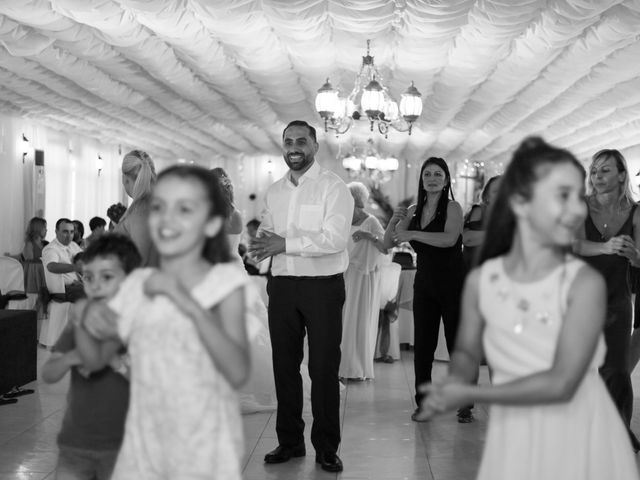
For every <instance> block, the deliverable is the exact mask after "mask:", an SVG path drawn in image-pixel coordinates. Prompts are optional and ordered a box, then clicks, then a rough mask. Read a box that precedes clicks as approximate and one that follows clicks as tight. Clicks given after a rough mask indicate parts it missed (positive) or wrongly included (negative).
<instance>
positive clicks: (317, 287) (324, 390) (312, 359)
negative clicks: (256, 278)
mask: <svg viewBox="0 0 640 480" xmlns="http://www.w3.org/2000/svg"><path fill="white" fill-rule="evenodd" d="M267 292H268V293H269V333H270V334H271V346H272V349H273V374H274V378H275V384H276V396H277V398H278V411H277V418H276V433H277V435H278V443H279V444H280V445H283V446H287V447H291V446H295V445H299V444H302V443H304V436H303V432H304V421H303V420H302V407H303V398H302V378H301V377H300V364H301V363H302V358H303V355H304V354H303V342H304V337H305V332H306V334H308V336H309V339H308V342H309V376H310V377H311V384H312V387H311V410H312V413H313V426H312V427H311V443H312V444H313V446H314V448H315V449H316V451H317V452H333V453H335V452H336V451H337V450H338V446H339V445H340V417H339V411H340V385H339V380H338V368H339V367H340V342H341V340H342V306H343V304H344V298H345V289H344V278H343V277H342V275H337V276H334V277H330V278H317V279H315V278H308V277H307V278H303V279H300V278H295V277H271V278H269V281H268V284H267Z"/></svg>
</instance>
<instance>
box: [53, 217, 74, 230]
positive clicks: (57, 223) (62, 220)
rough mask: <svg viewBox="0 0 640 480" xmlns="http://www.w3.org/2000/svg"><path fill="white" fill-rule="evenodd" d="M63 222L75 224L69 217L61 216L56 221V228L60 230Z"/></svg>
mask: <svg viewBox="0 0 640 480" xmlns="http://www.w3.org/2000/svg"><path fill="white" fill-rule="evenodd" d="M63 223H70V224H71V225H73V222H72V221H71V220H69V219H68V218H61V219H59V220H58V221H57V222H56V230H58V229H59V228H60V225H62V224H63ZM74 228H75V226H74Z"/></svg>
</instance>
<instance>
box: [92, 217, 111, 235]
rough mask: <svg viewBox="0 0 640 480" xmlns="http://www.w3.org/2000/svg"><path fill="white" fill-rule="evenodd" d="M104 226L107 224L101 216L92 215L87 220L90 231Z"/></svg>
mask: <svg viewBox="0 0 640 480" xmlns="http://www.w3.org/2000/svg"><path fill="white" fill-rule="evenodd" d="M106 226H107V222H106V221H105V219H104V218H102V217H93V218H92V219H91V220H89V228H90V229H91V231H92V232H93V231H94V230H95V229H96V228H100V227H106Z"/></svg>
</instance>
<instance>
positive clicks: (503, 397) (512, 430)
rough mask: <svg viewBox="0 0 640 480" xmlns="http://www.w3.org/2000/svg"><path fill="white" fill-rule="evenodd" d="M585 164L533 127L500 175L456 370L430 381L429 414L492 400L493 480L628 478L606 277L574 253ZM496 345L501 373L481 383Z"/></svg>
mask: <svg viewBox="0 0 640 480" xmlns="http://www.w3.org/2000/svg"><path fill="white" fill-rule="evenodd" d="M584 183H585V172H584V169H583V168H582V166H581V165H580V164H579V163H578V161H577V160H576V159H575V157H574V156H573V155H571V154H570V153H569V152H567V151H566V150H560V149H557V148H554V147H551V146H549V145H547V144H546V143H544V142H543V141H542V140H541V139H538V138H532V139H527V140H525V141H524V142H523V144H522V145H521V146H520V148H519V149H518V150H517V151H516V152H515V154H514V156H513V159H512V161H511V163H510V164H509V166H508V168H507V170H506V172H505V174H504V176H503V177H502V181H501V184H500V188H499V192H498V195H497V198H496V201H495V203H494V206H493V207H492V208H493V211H492V213H491V214H490V217H489V223H488V226H487V234H486V240H485V243H484V245H483V246H482V250H481V255H480V263H481V266H480V267H479V268H477V269H475V270H473V271H472V272H471V274H470V276H469V278H468V279H467V283H466V286H465V290H464V294H463V302H462V324H461V328H460V331H459V334H458V338H457V342H456V348H455V351H454V353H453V355H452V357H451V363H450V366H449V375H448V376H447V377H446V378H445V379H444V380H442V381H441V382H437V383H433V384H431V385H427V386H425V387H424V388H423V391H424V392H425V393H427V394H428V395H427V397H426V398H425V400H424V401H423V412H422V415H423V416H424V417H427V418H428V417H430V416H432V415H433V414H435V413H437V412H443V411H447V410H450V409H453V408H456V407H459V406H462V405H465V404H469V403H474V402H475V403H478V402H479V403H483V402H484V403H489V404H491V411H490V413H489V428H488V432H487V440H486V444H485V449H484V454H483V458H482V463H481V466H480V471H479V473H478V478H479V479H483V480H503V479H504V480H507V479H508V480H513V479H519V480H527V479H531V480H534V479H535V480H539V479H562V480H589V479H593V480H596V479H598V480H601V479H603V478H606V479H608V480H614V479H619V480H630V479H637V478H638V472H637V467H636V464H635V461H634V458H633V454H632V449H631V444H630V441H629V437H628V435H627V433H626V431H625V428H624V426H623V423H622V420H621V418H620V416H619V414H618V412H617V410H616V408H615V407H614V405H613V402H612V400H611V397H610V396H609V394H608V392H607V389H606V387H605V385H604V383H603V381H602V379H601V378H600V375H599V373H598V366H599V365H600V364H601V363H602V360H603V356H604V343H603V336H602V328H603V325H604V320H605V308H606V287H605V284H604V280H603V278H602V277H601V276H600V274H598V273H597V272H596V271H595V270H594V269H592V268H591V267H590V266H588V265H587V264H586V263H584V262H583V261H582V260H579V259H577V258H575V257H573V256H572V255H571V254H570V253H569V249H570V247H571V245H572V242H573V241H574V239H575V234H576V231H577V229H578V228H579V227H580V226H581V225H582V222H583V221H584V219H585V215H586V211H587V210H586V205H585V202H584ZM483 354H484V355H485V356H486V359H487V363H488V364H489V367H490V368H491V369H492V371H493V385H475V383H474V378H475V372H476V369H477V368H478V364H479V362H480V360H481V359H482V357H483Z"/></svg>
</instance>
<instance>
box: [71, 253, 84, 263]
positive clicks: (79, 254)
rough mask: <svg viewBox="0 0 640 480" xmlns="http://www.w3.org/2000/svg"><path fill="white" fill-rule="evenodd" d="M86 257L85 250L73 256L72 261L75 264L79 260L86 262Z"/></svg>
mask: <svg viewBox="0 0 640 480" xmlns="http://www.w3.org/2000/svg"><path fill="white" fill-rule="evenodd" d="M84 258H85V255H84V251H82V252H78V253H76V254H75V255H74V256H73V259H72V260H71V263H74V264H75V263H78V262H84Z"/></svg>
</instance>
